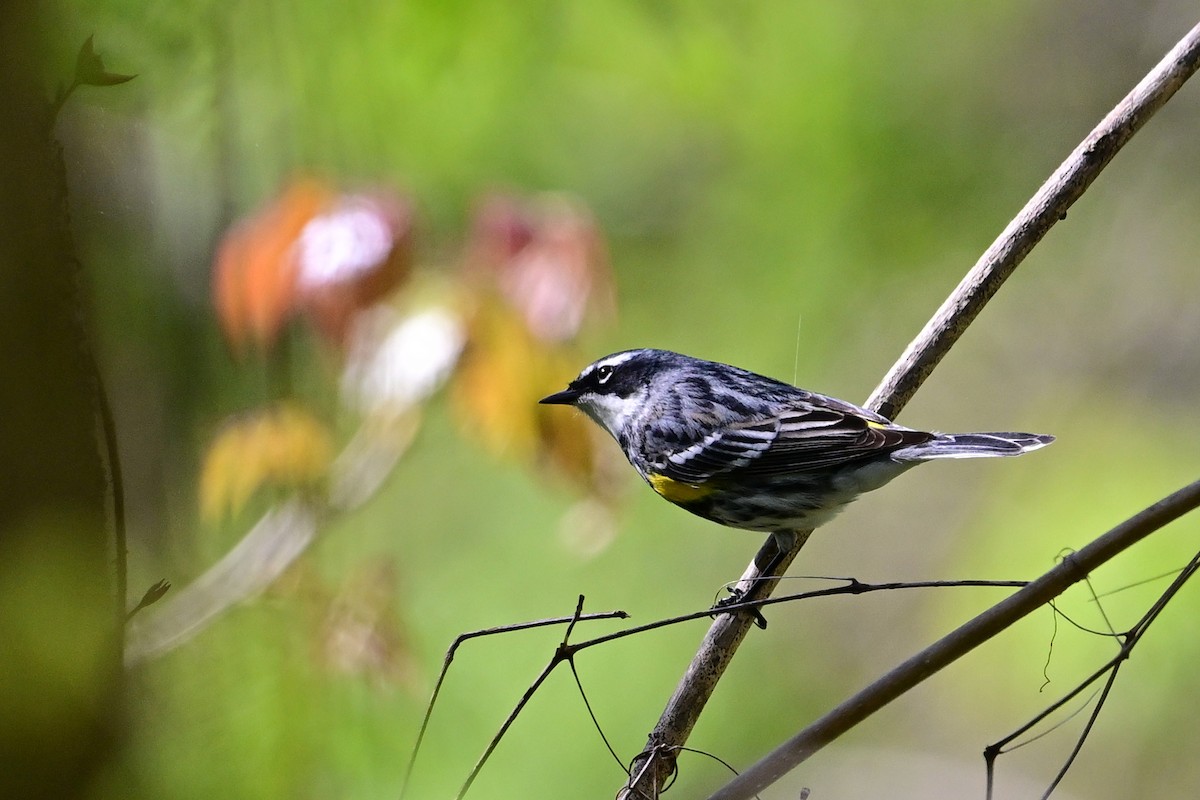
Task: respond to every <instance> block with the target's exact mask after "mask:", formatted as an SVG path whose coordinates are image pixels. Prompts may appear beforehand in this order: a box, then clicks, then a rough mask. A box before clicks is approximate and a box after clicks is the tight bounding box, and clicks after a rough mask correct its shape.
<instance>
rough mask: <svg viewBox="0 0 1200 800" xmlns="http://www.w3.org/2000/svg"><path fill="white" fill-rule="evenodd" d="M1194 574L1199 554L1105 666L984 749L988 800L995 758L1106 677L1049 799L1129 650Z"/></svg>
mask: <svg viewBox="0 0 1200 800" xmlns="http://www.w3.org/2000/svg"><path fill="white" fill-rule="evenodd" d="M1197 571H1200V553H1197V554H1196V555H1195V556H1193V558H1192V560H1191V562H1190V563H1189V564H1188V565H1187V566H1186V567H1184V568H1183V570H1182V571H1180V572H1179V574H1178V575H1176V577H1175V580H1173V581H1171V585H1170V586H1168V587H1167V588H1166V590H1165V591H1163V593H1162V594H1161V595H1159V597H1158V599H1157V600H1155V602H1154V605H1152V606H1151V607H1150V609H1149V610H1148V611H1147V612H1146V613H1145V614H1144V615H1142V618H1141V619H1140V620H1138V621H1137V624H1135V625H1134V626H1133V627H1132V628H1130V629H1129V630H1128V631H1126V632H1125V633H1123V634H1114V635H1115V636H1118V637H1119V638H1120V639H1121V640H1122V641H1121V647H1120V649H1119V650H1118V651H1117V654H1116V655H1115V656H1113V657H1112V659H1110V660H1109V661H1108V663H1107V664H1105V665H1104V666H1102V667H1101V668H1100V669H1098V670H1096V671H1095V672H1093V673H1092V674H1091V675H1090V676H1088V677H1087V678H1085V679H1084V680H1083V681H1081V682H1080V683H1079V685H1078V686H1076V687H1075V688H1074V689H1072V690H1071V691H1069V692H1067V693H1066V694H1065V695H1063V696H1062V697H1061V698H1059V699H1058V700H1057V701H1055V702H1054V703H1052V704H1050V705H1049V706H1047V707H1046V708H1045V709H1043V710H1042V711H1041V712H1040V713H1038V714H1037V715H1036V716H1035V717H1034V718H1033V719H1031V720H1029V722H1027V723H1025V724H1024V725H1022V726H1021V727H1019V728H1017V729H1016V730H1015V731H1013V732H1012V733H1010V734H1009V735H1008V736H1005V737H1004V738H1003V739H1001V740H1000V741H998V742H996V743H995V744H991V745H988V746H987V747H986V748H985V749H984V751H983V756H984V759H985V761H986V764H987V796H988V798H989V800H990V798H991V796H992V787H993V779H994V777H995V763H996V758H997V756H999V755H1001V754H1002V753H1005V752H1008V751H1007V750H1005V748H1006V747H1008V745H1009V744H1011V743H1012V741H1013V740H1014V739H1016V738H1017V737H1019V736H1022V735H1024V734H1025V733H1026V732H1028V731H1029V730H1031V729H1032V728H1034V727H1035V726H1036V725H1038V724H1040V723H1041V722H1042V720H1044V719H1046V718H1047V717H1049V716H1050V715H1051V714H1053V713H1054V712H1056V711H1058V710H1059V709H1060V708H1062V707H1063V706H1064V705H1066V704H1067V703H1069V702H1071V701H1072V700H1073V699H1075V698H1076V697H1078V696H1079V695H1080V694H1081V693H1082V692H1083V691H1084V690H1085V689H1087V688H1088V687H1089V686H1091V685H1092V684H1093V683H1095V682H1096V681H1098V680H1100V679H1101V678H1103V677H1104V675H1105V673H1107V674H1108V680H1106V681H1105V683H1104V687H1103V688H1102V689H1101V691H1100V698H1099V699H1098V700H1097V701H1096V705H1095V706H1094V707H1093V709H1092V713H1091V714H1090V715H1089V716H1088V721H1087V724H1086V725H1085V726H1084V729H1083V731H1082V732H1081V733H1080V735H1079V738H1078V740H1077V741H1076V742H1075V747H1074V748H1073V749H1072V751H1071V755H1070V756H1069V757H1068V758H1067V760H1066V762H1065V763H1064V764H1063V767H1062V769H1060V770H1059V772H1058V774H1057V775H1056V776H1055V778H1054V780H1053V782H1051V784H1050V786H1049V788H1047V789H1046V793H1045V794H1044V795H1043V798H1045V797H1049V796H1050V793H1051V792H1053V791H1054V789H1055V788H1057V787H1058V784H1059V783H1060V782H1061V781H1062V779H1063V777H1064V776H1065V775H1066V774H1067V770H1068V769H1070V767H1071V764H1072V763H1074V761H1075V757H1076V756H1077V755H1079V751H1080V750H1081V749H1082V748H1083V743H1084V741H1085V740H1086V739H1087V736H1088V734H1089V733H1090V732H1091V729H1092V726H1093V725H1094V724H1095V722H1096V718H1097V717H1098V716H1099V715H1100V710H1101V709H1102V708H1103V707H1104V702H1105V700H1107V699H1108V693H1109V691H1110V690H1111V689H1112V686H1113V683H1115V682H1116V679H1117V673H1118V671H1120V669H1121V665H1122V664H1124V663H1125V661H1126V660H1128V659H1129V656H1130V654H1131V653H1132V652H1133V648H1134V647H1136V646H1137V644H1138V642H1140V641H1141V640H1142V637H1143V636H1145V635H1146V631H1147V630H1148V629H1149V628H1150V626H1151V625H1152V624H1154V621H1155V620H1156V619H1158V616H1159V615H1160V614H1161V613H1162V612H1163V609H1165V608H1166V607H1167V604H1168V603H1170V602H1171V600H1172V598H1174V597H1175V595H1177V594H1178V593H1179V590H1180V589H1182V588H1183V585H1184V584H1185V583H1187V582H1188V581H1189V580H1190V579H1191V578H1192V577H1193V576H1194V575H1195V574H1196V572H1197Z"/></svg>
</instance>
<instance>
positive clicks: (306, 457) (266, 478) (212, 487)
mask: <svg viewBox="0 0 1200 800" xmlns="http://www.w3.org/2000/svg"><path fill="white" fill-rule="evenodd" d="M332 461H333V442H332V440H331V438H330V435H329V432H328V431H327V430H326V428H325V426H324V425H323V424H322V423H321V422H320V421H318V420H317V419H316V418H314V417H313V416H312V415H311V414H309V413H308V412H306V411H304V410H302V409H300V408H297V407H295V406H292V405H287V404H285V405H280V406H278V407H275V408H272V409H270V410H267V411H261V412H257V413H254V414H252V415H249V416H246V417H243V418H240V419H238V420H236V421H234V422H231V423H230V424H228V425H226V426H225V428H224V429H223V430H222V431H221V432H220V434H218V435H217V437H216V439H214V440H213V442H212V444H211V445H210V446H209V448H208V452H207V453H206V454H205V457H204V464H203V467H202V468H201V471H200V510H201V515H202V516H203V518H204V519H206V520H210V521H216V520H219V519H221V518H222V517H223V516H225V515H226V514H236V513H237V512H238V511H240V510H241V509H242V508H243V507H244V506H245V504H246V502H247V501H249V499H250V498H251V497H252V496H253V495H254V493H255V492H256V491H258V490H259V489H261V488H264V487H267V486H271V487H276V488H287V489H307V488H313V487H316V486H318V485H319V484H320V483H321V482H322V481H323V480H324V478H325V477H326V475H327V474H328V472H329V467H330V464H331V463H332Z"/></svg>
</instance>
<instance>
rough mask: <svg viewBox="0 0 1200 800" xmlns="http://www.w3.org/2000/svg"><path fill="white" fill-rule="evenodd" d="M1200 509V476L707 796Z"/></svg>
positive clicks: (750, 778) (735, 786)
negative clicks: (1182, 517) (1157, 531)
mask: <svg viewBox="0 0 1200 800" xmlns="http://www.w3.org/2000/svg"><path fill="white" fill-rule="evenodd" d="M1197 507H1200V481H1195V482H1194V483H1190V484H1188V485H1187V486H1184V487H1183V488H1182V489H1179V490H1178V491H1176V492H1174V493H1172V494H1170V495H1168V496H1167V497H1164V498H1163V499H1162V500H1159V501H1158V502H1157V503H1155V504H1154V505H1152V506H1150V507H1149V508H1146V509H1144V510H1142V511H1140V512H1139V513H1137V514H1135V515H1134V516H1132V517H1130V518H1129V519H1127V520H1125V521H1124V522H1122V523H1121V524H1120V525H1118V526H1116V527H1115V528H1113V529H1112V530H1110V531H1108V532H1107V533H1105V534H1104V535H1103V536H1101V537H1100V538H1098V539H1096V540H1094V541H1093V542H1091V543H1090V544H1088V545H1087V546H1086V547H1084V548H1081V549H1080V550H1079V551H1077V552H1075V553H1071V554H1070V555H1068V556H1067V557H1066V558H1064V559H1063V560H1062V561H1060V562H1059V563H1058V566H1056V567H1055V568H1054V569H1052V570H1050V571H1049V572H1047V573H1046V574H1045V575H1042V577H1040V578H1038V579H1037V580H1035V581H1033V582H1032V583H1030V584H1029V585H1028V586H1026V587H1025V588H1024V589H1021V590H1019V591H1017V592H1016V593H1014V594H1012V595H1010V596H1009V597H1007V598H1005V599H1004V600H1002V601H1000V602H999V603H997V604H996V605H994V606H992V607H991V608H989V609H988V610H987V611H984V612H983V613H982V614H980V615H978V616H977V617H975V618H974V619H971V620H969V621H968V622H966V623H965V624H963V625H961V626H959V627H958V628H957V629H955V630H954V631H952V632H951V633H949V634H947V635H946V636H944V637H942V638H941V639H939V640H938V641H936V642H934V643H933V644H931V645H930V646H929V647H927V648H925V649H924V650H922V651H921V652H919V653H917V654H916V655H914V656H912V657H911V658H909V659H908V660H907V661H905V662H904V663H902V664H900V665H899V666H897V667H896V668H895V669H893V670H892V671H891V672H889V673H887V674H886V675H884V676H883V677H882V678H880V679H879V680H877V681H875V682H874V683H873V684H871V685H870V686H868V687H867V688H866V689H863V690H862V691H861V692H859V693H858V694H856V695H854V696H853V697H851V698H850V699H848V700H846V701H845V702H843V703H842V704H841V705H839V706H838V707H837V708H835V709H833V710H832V711H830V712H829V713H828V714H826V715H825V716H823V717H821V718H820V719H819V720H817V721H816V722H814V723H812V724H811V725H809V726H808V727H807V728H805V729H804V730H802V731H801V732H800V733H798V734H796V735H795V736H794V737H792V738H791V739H789V740H788V741H786V742H784V743H783V744H782V745H780V746H779V747H777V748H776V749H775V750H773V751H771V753H769V754H768V755H767V756H765V757H764V758H763V759H762V760H760V761H759V762H758V763H757V764H755V765H754V766H752V767H750V768H749V769H747V770H746V771H745V772H743V773H742V774H741V775H739V776H738V777H737V778H735V779H734V780H732V781H730V782H729V783H728V784H726V785H725V787H724V788H722V789H721V790H720V791H718V792H717V793H716V794H714V795H712V797H710V798H709V800H743V799H745V798H751V797H753V796H754V795H755V793H756V792H759V791H761V790H762V789H764V788H765V787H767V786H770V785H771V784H772V783H774V782H775V781H776V780H778V779H779V778H780V777H782V776H783V775H784V774H786V773H787V772H788V771H789V770H791V769H792V768H794V767H795V766H797V765H798V764H800V763H801V762H802V761H804V760H805V759H807V758H808V757H809V756H811V755H812V754H814V753H816V752H817V751H818V750H820V749H821V748H822V747H824V746H825V745H826V744H828V743H830V742H832V741H833V740H834V739H836V738H837V737H838V736H840V735H841V734H843V733H845V732H846V731H848V730H850V729H851V728H852V727H854V726H855V725H857V724H858V723H859V722H862V721H863V720H864V719H866V718H867V717H869V716H871V715H872V714H874V713H875V712H876V711H878V710H879V709H881V708H883V707H884V706H885V705H887V704H888V703H890V702H891V701H892V700H895V699H896V698H897V697H899V696H900V695H902V694H904V693H905V692H907V691H908V690H909V689H911V688H913V687H914V686H916V685H917V684H919V683H921V682H922V681H924V680H925V679H926V678H929V677H930V676H932V675H933V674H934V673H936V672H937V671H938V670H940V669H942V668H943V667H945V666H947V665H949V664H951V663H953V662H954V661H956V660H957V659H959V658H960V657H962V656H964V655H966V654H967V653H969V652H970V651H971V650H973V649H975V648H976V647H978V646H979V645H981V644H983V643H984V642H986V641H988V640H989V639H991V638H992V637H994V636H995V635H996V634H998V633H1000V632H1001V631H1003V630H1005V629H1006V628H1008V627H1009V626H1011V625H1012V624H1013V623H1015V622H1017V621H1018V620H1020V619H1022V618H1023V617H1025V616H1026V615H1028V614H1030V613H1032V612H1033V611H1036V610H1037V609H1039V608H1041V607H1042V606H1044V605H1045V604H1046V603H1048V602H1050V601H1051V600H1053V599H1054V598H1055V597H1058V596H1059V595H1060V594H1062V593H1063V592H1064V591H1066V590H1067V589H1068V588H1069V587H1071V586H1072V585H1074V584H1075V583H1078V582H1079V581H1082V580H1083V579H1085V578H1086V577H1087V576H1088V574H1089V573H1090V572H1092V571H1093V570H1095V569H1096V568H1097V567H1099V566H1100V565H1101V564H1104V563H1105V562H1106V561H1109V560H1110V559H1112V558H1114V557H1115V556H1117V555H1118V554H1120V553H1121V552H1123V551H1124V550H1126V549H1127V548H1129V547H1130V546H1132V545H1134V544H1136V543H1137V542H1139V541H1141V540H1142V539H1144V538H1146V537H1147V536H1149V535H1150V534H1151V533H1153V532H1154V531H1156V530H1158V529H1160V528H1162V527H1164V526H1165V525H1167V524H1169V523H1171V522H1173V521H1175V520H1176V519H1178V518H1179V517H1181V516H1183V515H1184V514H1186V513H1188V512H1189V511H1192V510H1193V509H1195V508H1197Z"/></svg>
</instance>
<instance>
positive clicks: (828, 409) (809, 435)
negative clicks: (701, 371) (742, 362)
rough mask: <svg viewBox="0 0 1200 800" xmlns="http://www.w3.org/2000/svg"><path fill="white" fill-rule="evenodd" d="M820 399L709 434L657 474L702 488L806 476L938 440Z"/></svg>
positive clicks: (679, 452) (664, 462) (665, 461)
mask: <svg viewBox="0 0 1200 800" xmlns="http://www.w3.org/2000/svg"><path fill="white" fill-rule="evenodd" d="M826 399H827V398H824V397H821V396H819V395H816V396H814V397H813V398H812V400H816V401H817V403H819V404H817V403H813V402H811V401H810V402H808V403H805V404H804V406H803V407H799V406H798V407H794V408H791V409H789V410H787V411H785V412H783V413H782V414H780V415H778V416H775V417H771V418H769V419H766V420H761V421H758V422H751V423H742V424H739V425H734V426H729V427H726V428H722V429H720V430H717V431H714V432H712V433H710V434H709V435H708V436H706V437H704V438H703V439H701V440H699V441H697V442H695V443H693V444H691V445H689V446H688V447H685V448H681V449H679V450H676V451H674V452H671V453H669V454H667V455H666V457H665V458H664V459H662V460H661V461H660V463H659V464H656V465H655V466H656V470H655V471H656V472H658V473H659V474H662V475H665V476H666V477H668V478H671V479H672V480H676V481H682V482H685V483H691V484H700V483H704V482H705V481H708V480H711V479H712V478H716V477H720V476H722V475H728V474H730V473H737V472H745V473H748V474H756V475H764V476H765V475H778V474H786V473H802V472H812V471H817V470H827V469H832V468H836V467H839V466H842V465H845V464H849V463H852V462H855V461H860V460H864V459H867V458H870V457H873V456H878V455H882V454H884V453H888V452H891V451H892V450H896V449H898V448H900V447H905V446H907V445H911V444H919V443H920V442H926V441H929V440H930V439H932V438H933V434H930V433H925V432H924V431H915V430H910V429H908V428H904V427H901V426H899V425H893V424H892V423H890V422H888V421H887V420H885V419H884V418H883V417H877V415H874V414H871V412H867V411H862V412H861V413H860V410H859V409H857V408H856V407H855V406H852V405H850V404H849V403H844V402H842V401H836V400H833V399H832V398H828V400H830V401H832V402H829V403H821V402H820V401H824V400H826Z"/></svg>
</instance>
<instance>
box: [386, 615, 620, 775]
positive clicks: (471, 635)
mask: <svg viewBox="0 0 1200 800" xmlns="http://www.w3.org/2000/svg"><path fill="white" fill-rule="evenodd" d="M628 618H629V615H628V614H626V613H625V612H624V611H604V612H600V613H596V614H572V615H571V616H569V617H551V618H549V619H538V620H533V621H532V622H518V623H514V624H512V625H498V626H496V627H493V628H482V629H480V630H477V631H469V632H467V633H464V634H460V635H459V636H457V637H456V638H455V639H454V641H453V642H452V643H451V645H450V646H449V647H448V648H446V655H445V656H444V657H443V658H442V670H441V672H439V673H438V677H437V681H436V682H435V683H434V685H433V692H432V693H431V694H430V696H429V703H428V704H427V705H426V706H425V715H424V716H423V717H422V718H421V728H420V730H418V731H417V740H416V742H414V743H413V747H412V752H411V753H409V756H408V765H407V766H406V767H405V769H404V780H403V781H402V782H401V784H400V797H401V798H403V797H404V795H405V793H406V792H407V791H408V782H409V779H410V778H412V771H413V766H414V765H415V764H416V763H417V756H418V755H419V754H420V752H421V743H422V742H423V741H424V740H425V731H426V730H427V729H428V728H429V719H430V717H432V716H433V707H434V705H436V704H437V699H438V696H439V695H440V694H441V692H442V684H443V683H445V682H446V673H447V672H449V671H450V664H451V663H452V662H453V661H454V656H455V655H457V654H458V648H459V647H461V646H462V644H463V643H464V642H467V641H470V640H471V639H478V638H479V637H481V636H495V635H497V634H501V633H516V632H517V631H527V630H532V629H534V628H544V627H546V626H548V625H567V624H571V625H574V623H575V622H577V621H584V620H587V621H591V620H598V619H628ZM588 710H589V712H590V711H591V709H590V708H589V709H588Z"/></svg>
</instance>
